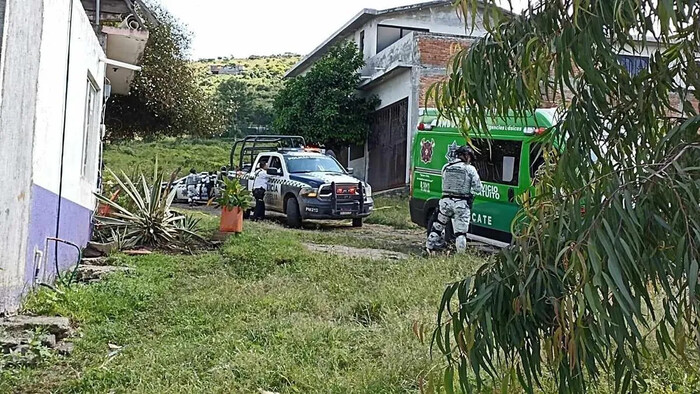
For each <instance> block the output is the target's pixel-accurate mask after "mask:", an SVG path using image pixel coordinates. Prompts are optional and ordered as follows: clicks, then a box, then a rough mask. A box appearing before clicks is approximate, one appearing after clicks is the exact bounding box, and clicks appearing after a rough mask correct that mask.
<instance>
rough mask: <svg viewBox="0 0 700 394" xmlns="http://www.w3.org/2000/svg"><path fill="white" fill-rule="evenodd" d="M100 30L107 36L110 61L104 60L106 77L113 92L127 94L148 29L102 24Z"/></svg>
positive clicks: (145, 41) (107, 51)
mask: <svg viewBox="0 0 700 394" xmlns="http://www.w3.org/2000/svg"><path fill="white" fill-rule="evenodd" d="M102 32H103V33H104V34H105V35H106V36H107V45H106V51H105V52H106V54H107V58H108V59H109V60H110V62H106V61H105V63H107V64H108V66H107V79H109V81H110V83H111V85H112V92H113V93H114V94H122V95H126V94H129V90H130V88H131V83H132V82H133V80H134V77H135V72H136V71H137V69H140V68H139V67H137V66H134V65H137V64H139V63H140V62H141V59H142V58H143V54H144V52H145V50H146V43H147V41H148V31H146V30H134V29H127V28H120V27H111V26H104V27H103V28H102Z"/></svg>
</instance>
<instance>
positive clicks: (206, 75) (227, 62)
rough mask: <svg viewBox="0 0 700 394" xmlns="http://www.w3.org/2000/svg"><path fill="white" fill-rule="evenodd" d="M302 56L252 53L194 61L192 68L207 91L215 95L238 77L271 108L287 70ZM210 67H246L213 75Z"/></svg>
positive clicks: (200, 84)
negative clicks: (238, 73) (249, 54)
mask: <svg viewBox="0 0 700 394" xmlns="http://www.w3.org/2000/svg"><path fill="white" fill-rule="evenodd" d="M300 59H301V57H300V56H299V55H296V54H282V55H272V56H251V57H249V58H247V59H236V58H218V59H201V60H199V61H196V62H194V63H192V67H194V68H195V70H196V72H197V79H198V81H199V86H201V87H202V88H203V89H204V91H205V93H207V94H214V93H215V92H216V88H217V87H218V86H219V85H220V84H221V83H222V82H224V81H226V80H228V79H239V80H241V81H243V82H245V83H246V84H248V86H250V88H251V91H252V92H254V95H255V100H256V101H257V102H259V103H265V104H269V106H270V107H272V100H273V99H274V97H275V95H276V93H277V92H278V91H279V90H280V88H281V86H282V78H283V77H284V73H286V72H287V70H289V69H290V68H291V67H292V66H294V65H295V64H296V63H297V62H299V60H300ZM211 66H243V67H244V68H245V69H244V70H243V71H242V72H241V74H240V75H214V74H212V73H211V71H210V67H211Z"/></svg>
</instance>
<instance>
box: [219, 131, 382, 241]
mask: <svg viewBox="0 0 700 394" xmlns="http://www.w3.org/2000/svg"><path fill="white" fill-rule="evenodd" d="M304 145H305V144H304V139H303V138H301V137H294V136H291V137H290V136H249V137H246V138H245V139H243V140H240V141H237V142H236V143H235V144H234V146H233V149H232V151H231V166H232V167H235V168H240V169H243V170H242V171H239V172H238V175H237V176H238V177H239V178H240V179H241V183H242V184H243V185H244V186H246V187H247V188H248V190H252V187H253V182H254V170H251V169H256V168H258V165H259V163H260V162H261V161H265V162H267V163H268V167H269V168H268V171H267V172H268V174H269V176H270V178H269V181H268V188H267V193H266V194H265V208H266V210H268V211H274V212H280V213H283V214H285V215H286V216H287V224H288V225H289V226H290V227H300V226H301V224H302V221H303V220H306V219H332V220H347V219H352V225H353V226H354V227H360V226H362V220H363V219H364V218H366V217H368V216H369V215H370V214H371V213H372V211H373V209H374V201H373V199H372V188H371V187H370V185H369V184H367V183H365V182H363V181H361V180H359V179H357V178H355V177H353V176H352V169H351V168H348V169H345V168H343V166H342V165H341V164H340V163H338V161H337V160H336V159H335V158H333V157H331V156H327V155H324V154H321V153H319V152H317V151H316V150H315V149H311V150H307V149H305V148H304V147H303V146H304ZM254 155H255V159H254V160H252V159H253V156H254ZM234 156H238V159H239V160H238V163H234ZM245 159H250V160H251V161H252V163H250V164H248V163H245V162H244V160H245Z"/></svg>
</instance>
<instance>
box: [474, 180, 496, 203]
mask: <svg viewBox="0 0 700 394" xmlns="http://www.w3.org/2000/svg"><path fill="white" fill-rule="evenodd" d="M477 195H478V196H481V197H485V198H492V199H494V200H500V199H501V192H500V191H499V190H498V187H497V186H493V185H487V184H485V183H484V189H483V190H482V191H481V193H479V194H477Z"/></svg>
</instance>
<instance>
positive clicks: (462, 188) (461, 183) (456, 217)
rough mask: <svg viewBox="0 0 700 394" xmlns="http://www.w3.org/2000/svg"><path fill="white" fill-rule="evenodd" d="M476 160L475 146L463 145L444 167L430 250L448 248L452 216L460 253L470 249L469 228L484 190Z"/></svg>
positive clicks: (430, 235)
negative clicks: (476, 204) (477, 202)
mask: <svg viewBox="0 0 700 394" xmlns="http://www.w3.org/2000/svg"><path fill="white" fill-rule="evenodd" d="M475 159H476V157H475V155H474V151H473V150H472V148H470V147H468V146H462V147H459V148H458V149H457V150H456V151H455V155H454V158H453V159H451V160H450V162H449V163H448V164H447V165H445V167H443V168H442V198H441V199H440V202H439V206H438V212H437V217H436V218H435V220H434V221H433V225H432V228H431V229H430V234H429V235H428V242H427V243H426V247H427V249H428V252H429V253H431V252H434V251H436V250H439V249H442V248H444V247H445V235H444V232H445V228H446V226H447V221H448V220H450V219H451V220H452V228H453V229H454V234H455V237H456V238H457V240H456V245H457V253H464V252H465V251H466V249H467V231H468V230H469V222H470V221H471V209H472V205H473V203H474V195H475V194H479V193H481V191H482V189H483V186H482V184H481V179H480V178H479V173H478V172H477V171H476V168H475V167H474V166H473V165H472V164H471V163H472V162H473V161H474V160H475Z"/></svg>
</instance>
